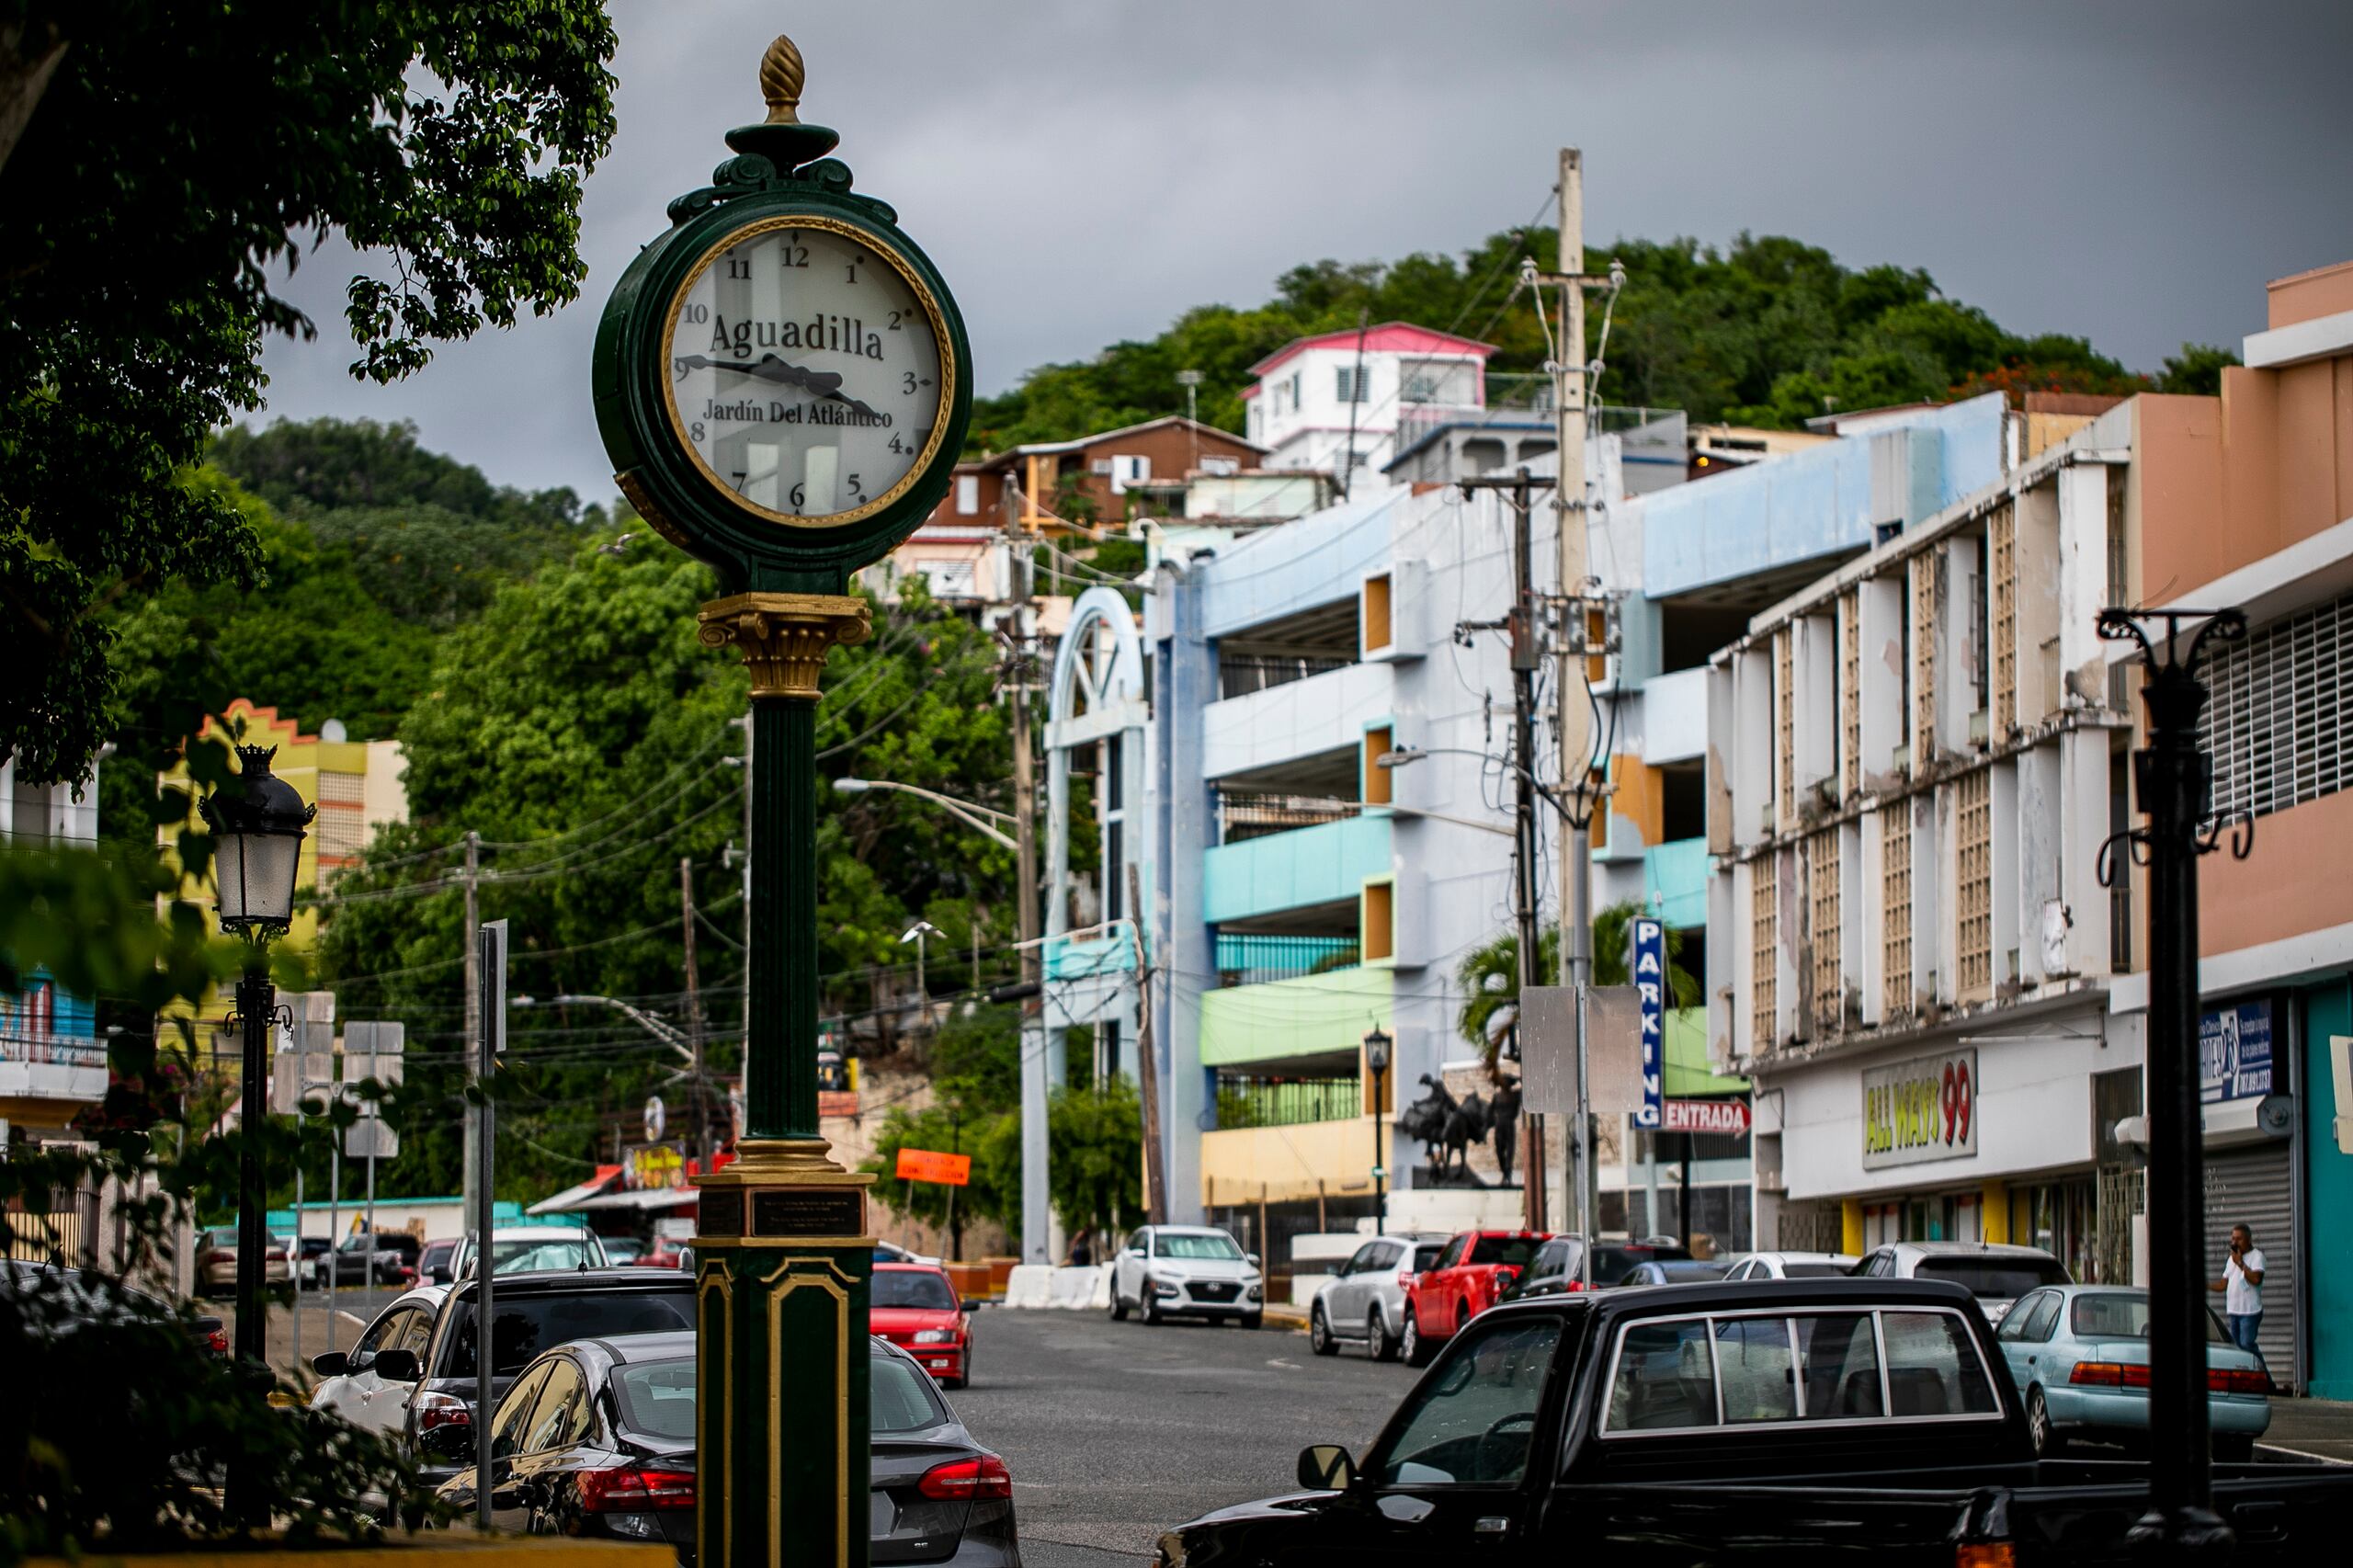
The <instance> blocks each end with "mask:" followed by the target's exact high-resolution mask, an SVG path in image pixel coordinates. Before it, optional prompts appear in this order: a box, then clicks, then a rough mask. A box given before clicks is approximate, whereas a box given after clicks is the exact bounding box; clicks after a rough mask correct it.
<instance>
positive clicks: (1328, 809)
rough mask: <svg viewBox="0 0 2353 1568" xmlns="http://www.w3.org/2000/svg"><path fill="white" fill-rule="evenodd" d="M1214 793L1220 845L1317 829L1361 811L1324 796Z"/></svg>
mask: <svg viewBox="0 0 2353 1568" xmlns="http://www.w3.org/2000/svg"><path fill="white" fill-rule="evenodd" d="M1216 794H1217V838H1218V842H1219V843H1220V844H1240V843H1241V842H1243V841H1244V840H1245V839H1250V838H1264V837H1266V836H1267V835H1268V834H1271V833H1289V832H1290V830H1291V829H1293V828H1295V827H1321V826H1322V825H1323V824H1325V823H1327V822H1339V821H1342V820H1343V819H1345V818H1347V817H1352V816H1355V815H1357V814H1358V812H1361V811H1362V810H1363V809H1364V808H1363V806H1362V804H1361V803H1360V802H1358V801H1336V800H1334V799H1332V798H1331V797H1329V796H1327V795H1283V794H1277V793H1273V792H1271V791H1266V790H1218V791H1216Z"/></svg>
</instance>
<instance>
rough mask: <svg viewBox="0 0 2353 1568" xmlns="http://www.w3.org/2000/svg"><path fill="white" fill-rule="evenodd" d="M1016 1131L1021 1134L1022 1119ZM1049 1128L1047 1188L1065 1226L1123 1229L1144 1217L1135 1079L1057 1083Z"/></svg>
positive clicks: (1069, 1228) (1048, 1115) (1048, 1114)
mask: <svg viewBox="0 0 2353 1568" xmlns="http://www.w3.org/2000/svg"><path fill="white" fill-rule="evenodd" d="M1013 1131H1014V1133H1015V1135H1016V1137H1018V1135H1019V1132H1020V1127H1019V1124H1018V1122H1016V1123H1015V1125H1014V1128H1013ZM1046 1133H1047V1137H1048V1139H1049V1140H1050V1141H1051V1144H1052V1147H1053V1151H1054V1157H1053V1163H1052V1165H1051V1166H1050V1167H1049V1169H1048V1173H1047V1176H1046V1187H1047V1193H1048V1195H1049V1197H1050V1198H1051V1199H1052V1201H1053V1205H1054V1212H1055V1213H1057V1214H1059V1215H1061V1216H1062V1221H1063V1229H1064V1230H1067V1231H1070V1232H1072V1233H1077V1232H1080V1231H1086V1230H1094V1231H1122V1230H1125V1229H1126V1228H1127V1227H1129V1226H1130V1225H1137V1224H1142V1222H1143V1215H1144V1210H1143V1108H1142V1103H1141V1101H1139V1100H1138V1098H1137V1096H1136V1086H1135V1085H1134V1083H1133V1082H1132V1081H1131V1080H1129V1079H1127V1078H1124V1077H1121V1078H1114V1079H1112V1080H1111V1082H1110V1083H1108V1084H1107V1085H1104V1086H1103V1087H1102V1088H1100V1089H1097V1088H1096V1087H1094V1086H1093V1085H1089V1084H1071V1085H1065V1086H1063V1087H1062V1088H1058V1089H1056V1090H1055V1091H1054V1093H1053V1098H1052V1100H1051V1103H1050V1104H1049V1105H1048V1107H1047V1109H1046ZM1097 1256H1100V1255H1099V1254H1098V1255H1097Z"/></svg>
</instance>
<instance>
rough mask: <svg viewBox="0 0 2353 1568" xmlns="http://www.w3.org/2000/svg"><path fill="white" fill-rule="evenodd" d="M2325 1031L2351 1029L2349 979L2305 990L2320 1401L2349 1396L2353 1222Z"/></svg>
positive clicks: (2352, 1109) (2308, 1212) (2308, 1231)
mask: <svg viewBox="0 0 2353 1568" xmlns="http://www.w3.org/2000/svg"><path fill="white" fill-rule="evenodd" d="M2331 1035H2353V983H2347V982H2346V981H2343V980H2339V981H2337V982H2336V983H2334V984H2330V985H2322V986H2315V987H2314V988H2313V989H2312V990H2310V991H2307V992H2305V993H2304V1060H2303V1062H2302V1063H2301V1065H2302V1068H2303V1074H2302V1082H2301V1083H2299V1084H2298V1085H2296V1088H2297V1091H2298V1093H2299V1094H2300V1095H2301V1096H2302V1099H2303V1103H2304V1212H2303V1225H2304V1234H2305V1235H2306V1236H2308V1237H2310V1238H2311V1244H2310V1245H2309V1246H2307V1247H2306V1248H2305V1262H2306V1264H2307V1266H2308V1267H2309V1269H2310V1274H2309V1276H2308V1278H2307V1280H2306V1283H2305V1287H2304V1288H2305V1290H2306V1292H2307V1293H2306V1295H2305V1298H2304V1312H2305V1316H2304V1321H2305V1322H2306V1323H2307V1324H2310V1325H2311V1329H2312V1372H2311V1375H2310V1378H2309V1381H2308V1386H2309V1388H2310V1392H2312V1393H2313V1394H2314V1395H2316V1396H2317V1397H2319V1398H2322V1399H2353V1251H2348V1250H2347V1248H2346V1247H2345V1245H2344V1244H2343V1243H2344V1239H2345V1236H2346V1233H2347V1228H2348V1227H2353V1154H2347V1153H2345V1152H2343V1151H2342V1150H2340V1149H2338V1148H2337V1146H2336V1118H2337V1117H2338V1116H2340V1115H2344V1116H2353V1106H2340V1105H2338V1104H2337V1103H2336V1074H2334V1073H2333V1072H2332V1071H2331V1070H2330V1063H2329V1050H2328V1041H2329V1037H2330V1036H2331Z"/></svg>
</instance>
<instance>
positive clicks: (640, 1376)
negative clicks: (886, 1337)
mask: <svg viewBox="0 0 2353 1568" xmlns="http://www.w3.org/2000/svg"><path fill="white" fill-rule="evenodd" d="M869 1366H870V1369H871V1370H870V1376H869V1378H868V1381H867V1385H866V1386H867V1412H868V1422H869V1426H870V1430H872V1431H873V1432H875V1433H876V1434H878V1435H880V1434H882V1433H886V1432H920V1431H922V1430H923V1429H924V1428H925V1427H926V1426H938V1425H939V1424H940V1423H941V1422H943V1421H947V1420H949V1419H950V1417H949V1414H948V1411H947V1408H946V1407H945V1406H944V1405H942V1404H941V1403H939V1396H938V1394H937V1393H935V1392H932V1385H931V1378H930V1376H929V1374H927V1373H926V1372H925V1371H924V1370H923V1369H921V1368H919V1367H917V1366H915V1365H914V1364H913V1363H912V1362H908V1361H903V1360H901V1359H899V1358H897V1357H896V1356H876V1357H874V1358H872V1359H871V1361H870V1362H869ZM613 1397H614V1398H615V1400H616V1401H618V1402H619V1403H620V1415H621V1426H622V1427H623V1429H624V1430H627V1431H631V1432H634V1433H636V1434H637V1435H638V1436H640V1437H655V1438H661V1439H665V1440H667V1441H671V1442H681V1443H685V1442H692V1441H693V1440H694V1436H695V1363H694V1358H693V1357H691V1356H684V1357H680V1358H678V1359H676V1360H675V1361H640V1362H637V1363H635V1364H634V1365H631V1366H627V1367H620V1368H616V1369H614V1372H613Z"/></svg>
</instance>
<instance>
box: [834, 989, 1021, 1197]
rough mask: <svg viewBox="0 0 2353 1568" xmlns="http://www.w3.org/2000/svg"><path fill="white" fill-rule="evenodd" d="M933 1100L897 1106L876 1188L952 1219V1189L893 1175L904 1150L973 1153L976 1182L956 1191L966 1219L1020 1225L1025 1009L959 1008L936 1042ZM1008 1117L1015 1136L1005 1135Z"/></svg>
mask: <svg viewBox="0 0 2353 1568" xmlns="http://www.w3.org/2000/svg"><path fill="white" fill-rule="evenodd" d="M930 1057H931V1091H932V1103H931V1104H929V1105H927V1106H926V1107H924V1108H922V1109H920V1110H912V1111H911V1110H908V1109H905V1108H902V1107H895V1106H894V1107H892V1108H891V1109H890V1111H889V1114H888V1116H887V1118H886V1119H885V1120H884V1121H883V1124H882V1131H881V1135H880V1136H879V1137H877V1138H876V1140H875V1143H874V1147H875V1154H874V1157H873V1158H872V1159H870V1160H869V1161H867V1163H866V1165H865V1167H864V1168H865V1169H867V1170H870V1171H872V1172H874V1173H875V1174H876V1175H878V1176H881V1178H882V1179H881V1181H880V1182H879V1183H877V1184H876V1186H875V1188H874V1194H875V1196H876V1197H877V1198H879V1199H881V1200H882V1202H883V1203H884V1204H886V1205H887V1206H889V1207H890V1208H891V1209H892V1210H895V1211H896V1212H898V1213H901V1214H905V1215H909V1216H911V1217H913V1218H915V1219H917V1220H921V1221H924V1222H926V1224H932V1225H945V1224H947V1223H948V1222H949V1218H950V1216H949V1189H948V1188H947V1187H942V1186H938V1185H936V1184H933V1183H930V1182H903V1181H899V1180H897V1179H896V1178H895V1176H893V1174H892V1173H893V1172H895V1171H896V1170H897V1169H898V1161H899V1151H900V1150H901V1149H903V1148H904V1149H932V1150H937V1151H939V1152H941V1153H950V1154H970V1155H972V1184H971V1185H970V1186H968V1187H963V1188H961V1189H959V1190H958V1191H957V1193H956V1196H955V1217H956V1219H957V1221H958V1223H959V1225H960V1226H961V1224H962V1223H963V1222H965V1221H974V1220H995V1221H998V1222H1000V1223H1004V1224H1012V1225H1017V1224H1019V1223H1020V1215H1021V1126H1020V1118H1019V1116H1018V1115H1017V1114H1016V1111H1017V1108H1018V1106H1019V1105H1020V1103H1021V1014H1020V1011H1019V1009H1018V1008H1016V1007H1010V1006H974V1007H972V1008H970V1009H960V1010H958V1011H957V1012H956V1013H955V1014H954V1015H952V1016H951V1017H949V1020H948V1022H947V1023H945V1024H943V1025H941V1026H940V1029H939V1033H938V1036H937V1037H936V1038H935V1039H934V1040H932V1041H931V1042H930ZM1006 1124H1009V1125H1010V1127H1011V1130H1012V1135H1011V1136H1010V1137H1009V1138H1008V1137H1006V1136H1003V1135H1002V1129H1003V1127H1004V1126H1005V1125H1006Z"/></svg>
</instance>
